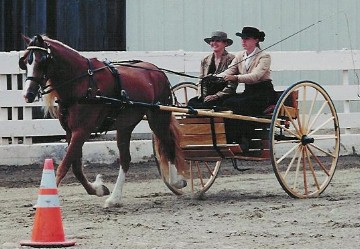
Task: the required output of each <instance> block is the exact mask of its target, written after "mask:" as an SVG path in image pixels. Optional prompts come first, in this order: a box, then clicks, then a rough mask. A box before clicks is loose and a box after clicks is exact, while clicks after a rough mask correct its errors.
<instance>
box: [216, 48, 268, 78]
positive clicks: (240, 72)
mask: <svg viewBox="0 0 360 249" xmlns="http://www.w3.org/2000/svg"><path fill="white" fill-rule="evenodd" d="M257 50H259V48H257ZM244 59H245V51H241V52H239V53H238V54H236V56H235V59H234V60H233V61H232V62H231V64H230V65H229V67H228V69H227V70H225V71H224V72H222V73H220V74H219V75H218V76H220V77H223V76H225V75H237V78H238V82H239V83H245V84H256V83H259V82H262V81H266V80H271V76H270V64H271V57H270V54H269V53H267V52H264V51H262V52H260V53H258V54H256V55H255V56H254V58H252V61H251V63H250V67H249V69H248V70H247V69H246V67H245V60H244ZM233 65H234V66H233Z"/></svg>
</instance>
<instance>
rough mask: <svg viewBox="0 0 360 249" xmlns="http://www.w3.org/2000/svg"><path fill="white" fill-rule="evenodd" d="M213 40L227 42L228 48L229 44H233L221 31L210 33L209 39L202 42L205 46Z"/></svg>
mask: <svg viewBox="0 0 360 249" xmlns="http://www.w3.org/2000/svg"><path fill="white" fill-rule="evenodd" d="M213 40H220V41H226V42H227V45H226V46H227V47H228V46H230V45H231V44H233V40H231V39H230V38H228V37H227V34H226V33H225V32H222V31H215V32H212V33H211V37H208V38H205V39H204V41H205V42H206V43H207V44H210V42H211V41H213Z"/></svg>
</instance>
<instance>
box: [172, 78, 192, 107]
mask: <svg viewBox="0 0 360 249" xmlns="http://www.w3.org/2000/svg"><path fill="white" fill-rule="evenodd" d="M171 92H172V94H173V105H175V106H187V103H188V102H189V99H191V98H193V97H195V96H196V95H197V85H196V84H195V83H193V82H181V83H179V84H176V85H175V86H173V87H172V88H171Z"/></svg>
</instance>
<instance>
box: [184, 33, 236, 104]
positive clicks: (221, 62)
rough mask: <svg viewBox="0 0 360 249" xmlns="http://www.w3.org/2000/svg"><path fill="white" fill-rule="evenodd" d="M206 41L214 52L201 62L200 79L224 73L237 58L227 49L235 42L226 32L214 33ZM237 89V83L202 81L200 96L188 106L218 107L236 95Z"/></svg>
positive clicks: (191, 100)
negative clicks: (226, 99) (229, 97)
mask: <svg viewBox="0 0 360 249" xmlns="http://www.w3.org/2000/svg"><path fill="white" fill-rule="evenodd" d="M204 41H205V42H206V43H207V44H209V45H210V46H211V48H212V50H213V52H212V53H211V54H209V55H208V56H206V57H205V58H204V59H202V60H201V65H200V79H202V78H204V77H205V76H206V75H211V74H218V73H221V72H223V71H224V70H225V69H227V67H228V65H229V64H230V63H231V61H232V60H233V59H234V57H235V56H234V55H233V54H230V53H228V52H227V51H226V49H225V48H226V47H228V46H230V45H231V44H233V40H231V39H230V38H228V37H227V34H226V33H225V32H223V31H215V32H212V33H211V36H210V37H207V38H205V39H204ZM236 87H237V83H234V84H231V83H230V84H227V83H225V82H224V81H221V82H219V81H216V80H213V81H211V80H210V81H209V80H206V81H202V80H200V82H199V96H198V97H195V98H192V99H190V100H189V103H188V105H189V106H193V107H196V108H203V107H212V106H218V105H220V104H221V102H222V101H223V100H224V99H225V98H227V97H228V96H231V95H233V94H235V92H236Z"/></svg>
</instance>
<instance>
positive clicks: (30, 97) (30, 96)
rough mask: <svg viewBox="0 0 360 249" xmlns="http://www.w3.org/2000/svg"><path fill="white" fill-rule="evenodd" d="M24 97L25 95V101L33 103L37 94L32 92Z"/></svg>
mask: <svg viewBox="0 0 360 249" xmlns="http://www.w3.org/2000/svg"><path fill="white" fill-rule="evenodd" d="M24 97H25V101H26V102H28V103H32V102H34V100H35V94H34V93H32V92H29V93H27V94H26V95H25V96H24Z"/></svg>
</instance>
